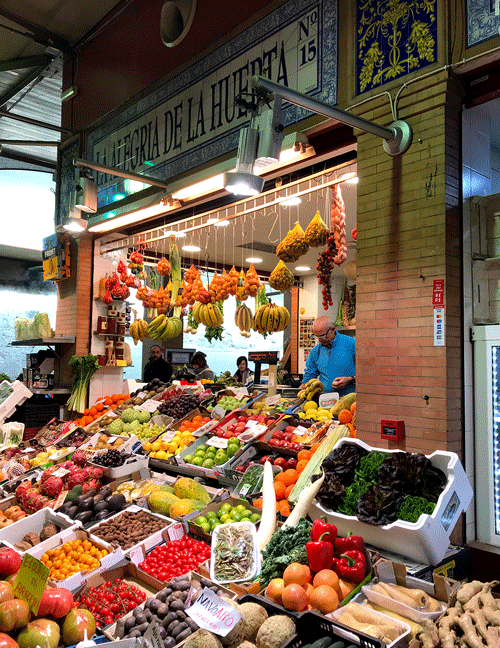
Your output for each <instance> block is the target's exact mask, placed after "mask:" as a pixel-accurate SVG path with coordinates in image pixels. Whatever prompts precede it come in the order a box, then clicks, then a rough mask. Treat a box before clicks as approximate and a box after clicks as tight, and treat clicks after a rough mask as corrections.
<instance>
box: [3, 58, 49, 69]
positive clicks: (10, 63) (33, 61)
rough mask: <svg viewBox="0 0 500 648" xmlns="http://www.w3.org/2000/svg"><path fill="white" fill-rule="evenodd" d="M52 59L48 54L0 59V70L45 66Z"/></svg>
mask: <svg viewBox="0 0 500 648" xmlns="http://www.w3.org/2000/svg"><path fill="white" fill-rule="evenodd" d="M51 61H52V57H51V56H49V55H48V54H37V55H35V56H23V57H22V58H16V59H8V60H7V61H0V72H8V71H9V70H25V69H26V68H32V67H42V66H43V67H46V66H47V65H48V64H49V63H50V62H51Z"/></svg>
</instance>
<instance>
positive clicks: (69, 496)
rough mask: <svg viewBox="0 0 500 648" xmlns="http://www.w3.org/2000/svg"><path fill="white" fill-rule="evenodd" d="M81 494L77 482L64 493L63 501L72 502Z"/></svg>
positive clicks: (80, 487)
mask: <svg viewBox="0 0 500 648" xmlns="http://www.w3.org/2000/svg"><path fill="white" fill-rule="evenodd" d="M81 494H82V485H81V484H78V485H77V486H74V487H73V488H72V489H71V490H70V491H69V493H68V494H67V495H66V499H65V500H64V502H65V503H66V502H74V501H75V500H76V498H77V497H78V496H79V495H81Z"/></svg>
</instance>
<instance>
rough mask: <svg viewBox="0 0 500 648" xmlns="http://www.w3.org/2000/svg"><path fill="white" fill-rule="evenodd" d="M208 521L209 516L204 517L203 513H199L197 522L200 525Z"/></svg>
mask: <svg viewBox="0 0 500 648" xmlns="http://www.w3.org/2000/svg"><path fill="white" fill-rule="evenodd" d="M206 523H207V518H206V517H204V516H203V515H198V517H197V518H196V524H197V525H198V526H203V525H204V524H206Z"/></svg>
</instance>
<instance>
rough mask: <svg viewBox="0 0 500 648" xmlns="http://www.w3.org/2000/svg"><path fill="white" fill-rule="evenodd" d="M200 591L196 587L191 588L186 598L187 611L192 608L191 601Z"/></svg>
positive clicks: (185, 607)
mask: <svg viewBox="0 0 500 648" xmlns="http://www.w3.org/2000/svg"><path fill="white" fill-rule="evenodd" d="M197 591H198V590H197V589H196V588H195V587H190V588H189V592H188V595H187V598H186V601H185V602H184V609H185V610H186V609H187V608H188V607H191V601H192V600H193V596H194V595H195V593H196V592H197Z"/></svg>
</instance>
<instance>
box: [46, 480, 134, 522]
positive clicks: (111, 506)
mask: <svg viewBox="0 0 500 648" xmlns="http://www.w3.org/2000/svg"><path fill="white" fill-rule="evenodd" d="M78 490H79V489H78V487H77V486H76V487H75V488H74V489H73V490H72V491H71V492H70V493H68V495H67V496H66V500H65V502H64V504H63V505H62V506H61V507H60V508H59V509H58V511H59V512H60V513H63V514H64V515H67V516H68V517H69V518H70V519H71V520H75V521H76V522H80V524H82V525H87V526H88V525H90V524H91V523H92V522H99V521H101V520H105V519H106V518H108V517H110V516H111V515H115V513H119V512H120V511H121V510H123V509H124V508H125V507H126V506H128V504H129V501H127V498H126V497H125V495H123V494H122V493H118V492H114V493H113V492H112V490H111V488H110V487H109V486H103V488H101V489H100V490H99V491H98V492H96V491H95V490H94V489H93V490H91V491H88V492H87V493H84V494H80V495H77V496H76V497H75V494H76V493H78Z"/></svg>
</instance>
